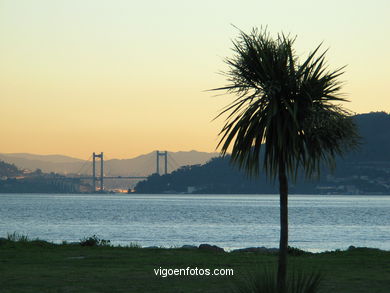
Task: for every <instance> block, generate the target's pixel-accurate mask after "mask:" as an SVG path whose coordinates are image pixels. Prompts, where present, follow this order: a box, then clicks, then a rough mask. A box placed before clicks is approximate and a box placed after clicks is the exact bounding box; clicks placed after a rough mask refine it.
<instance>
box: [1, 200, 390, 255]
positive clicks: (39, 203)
mask: <svg viewBox="0 0 390 293" xmlns="http://www.w3.org/2000/svg"><path fill="white" fill-rule="evenodd" d="M289 207H290V209H289V221H290V229H289V231H290V240H289V244H290V246H294V247H299V248H301V249H305V250H310V251H323V250H334V249H346V248H347V247H348V246H350V245H354V246H367V247H376V248H381V249H386V250H390V196H318V195H315V196H306V195H302V196H300V195H291V196H290V197H289ZM13 232H17V233H19V234H23V235H28V236H29V237H30V238H37V237H38V238H40V239H44V240H48V241H52V242H61V241H63V240H66V241H79V240H80V239H82V238H84V237H86V236H92V235H94V234H95V235H97V236H98V237H99V238H102V239H109V240H111V243H112V244H114V245H128V244H130V242H133V243H134V242H136V243H138V244H140V245H142V246H153V245H157V246H165V247H172V246H181V245H184V244H190V245H199V244H200V243H210V244H215V245H218V246H221V247H224V248H226V249H234V248H243V247H252V246H266V247H277V246H278V239H279V198H278V196H277V195H58V194H56V195H51V194H1V195H0V237H6V235H7V233H13Z"/></svg>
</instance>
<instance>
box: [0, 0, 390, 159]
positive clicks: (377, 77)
mask: <svg viewBox="0 0 390 293" xmlns="http://www.w3.org/2000/svg"><path fill="white" fill-rule="evenodd" d="M389 15H390V1H388V0H372V1H352V0H344V1H341V0H329V1H326V2H324V1H309V0H307V1H306V0H296V1H287V0H286V1H282V0H280V1H259V0H258V1H249V0H241V1H229V0H207V1H206V0H198V1H192V0H191V1H184V0H164V1H157V0H155V1H132V0H127V1H124V0H123V1H121V0H34V1H33V0H25V1H22V0H0V135H1V143H0V153H17V152H28V153H36V154H64V155H70V156H74V157H79V158H83V159H87V158H88V157H89V156H90V154H91V153H92V152H101V151H103V152H105V153H106V154H107V156H109V158H129V157H134V156H137V155H140V154H143V153H148V152H150V151H153V150H157V149H160V150H169V151H186V150H198V151H207V152H213V151H215V147H216V144H217V134H218V131H219V129H220V128H221V126H222V124H223V120H218V121H214V122H212V121H211V120H212V119H213V118H214V117H215V116H216V115H217V113H218V111H219V110H220V109H221V108H222V107H223V106H224V105H226V104H227V103H229V102H230V101H231V98H232V97H229V96H218V97H214V96H213V93H210V92H207V91H205V90H207V89H210V88H215V87H219V86H223V85H225V84H226V82H225V79H224V77H223V76H221V75H220V74H218V72H220V71H223V70H225V69H226V65H225V64H224V62H223V58H224V57H227V56H231V55H232V53H231V47H232V46H231V40H232V39H235V38H236V37H237V35H238V31H237V29H236V28H234V27H233V26H232V24H233V25H235V26H237V27H239V28H240V29H242V30H244V31H249V30H250V29H251V28H252V27H254V26H256V27H260V26H262V25H263V26H265V25H266V26H268V29H269V31H270V32H271V33H273V34H276V33H278V32H281V31H283V32H285V33H291V34H293V35H297V36H298V39H297V42H296V49H297V52H298V53H299V55H301V56H306V55H307V54H308V53H309V52H310V51H311V50H313V49H314V48H315V47H316V46H317V45H318V44H319V43H320V42H323V44H324V49H326V48H329V49H330V50H329V52H328V55H327V56H328V62H329V67H330V68H331V69H336V68H338V67H340V66H343V65H347V68H346V74H345V75H344V76H343V78H342V79H343V80H345V82H346V84H345V87H344V92H345V93H346V94H347V97H348V98H349V99H350V101H351V102H350V103H348V104H347V107H348V108H349V109H351V110H352V111H354V112H356V113H365V112H370V111H379V110H383V111H388V112H390V96H389V89H388V86H389V83H390V80H389V77H390V74H389V68H390V56H389V55H390V53H389V52H390V38H389V34H390V17H389Z"/></svg>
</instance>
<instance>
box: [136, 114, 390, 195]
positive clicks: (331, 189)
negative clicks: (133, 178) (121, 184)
mask: <svg viewBox="0 0 390 293" xmlns="http://www.w3.org/2000/svg"><path fill="white" fill-rule="evenodd" d="M354 120H355V122H356V124H357V126H358V129H359V134H360V136H361V138H362V139H361V146H360V148H359V150H358V151H355V152H351V153H349V154H347V155H346V156H345V157H344V158H338V159H337V168H336V169H335V170H334V171H333V172H330V171H329V170H327V169H324V170H323V171H322V173H321V177H320V179H319V180H310V181H309V180H306V179H304V178H303V176H299V178H298V180H297V182H296V183H295V184H294V183H291V182H290V192H291V193H310V194H318V193H320V194H390V115H389V114H387V113H384V112H375V113H369V114H360V115H356V116H355V117H354ZM135 189H136V192H138V193H164V192H165V193H174V192H188V193H277V192H278V189H277V184H273V183H272V182H269V181H267V180H266V177H265V175H264V173H263V174H261V175H260V176H259V178H256V179H248V178H247V177H246V175H245V174H243V172H242V171H239V170H238V169H237V168H234V167H232V166H231V165H230V164H229V159H228V158H215V159H212V160H211V161H209V162H208V163H207V164H204V165H193V166H186V167H182V168H181V169H179V170H177V171H175V172H173V173H171V174H168V175H164V176H158V175H152V176H150V177H149V178H148V179H147V180H146V181H142V182H140V183H138V185H137V186H136V188H135Z"/></svg>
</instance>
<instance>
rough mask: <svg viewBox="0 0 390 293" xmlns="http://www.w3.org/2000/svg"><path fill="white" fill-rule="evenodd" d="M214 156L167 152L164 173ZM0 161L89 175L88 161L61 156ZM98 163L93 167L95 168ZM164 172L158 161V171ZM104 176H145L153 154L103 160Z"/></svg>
mask: <svg viewBox="0 0 390 293" xmlns="http://www.w3.org/2000/svg"><path fill="white" fill-rule="evenodd" d="M216 156H218V153H207V152H197V151H188V152H168V172H172V171H173V170H175V169H177V168H179V167H181V166H186V165H194V164H204V163H206V162H207V161H209V160H210V159H211V158H213V157H216ZM0 160H1V161H4V162H7V163H10V164H14V165H15V166H17V167H18V168H20V169H29V170H31V171H34V170H36V169H41V170H42V171H43V172H45V173H50V172H54V173H59V174H91V173H92V161H91V160H89V161H87V160H81V159H77V158H72V157H69V156H64V155H35V154H28V153H15V154H0ZM99 164H100V162H99V161H98V163H97V166H98V167H99V166H100V165H99ZM163 169H164V163H163V159H160V172H162V171H163ZM104 170H105V171H104V172H105V175H106V176H148V175H150V174H152V173H154V172H156V152H151V153H148V154H145V155H141V156H138V157H135V158H131V159H110V160H105V161H104Z"/></svg>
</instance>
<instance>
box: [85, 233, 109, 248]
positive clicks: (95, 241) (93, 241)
mask: <svg viewBox="0 0 390 293" xmlns="http://www.w3.org/2000/svg"><path fill="white" fill-rule="evenodd" d="M80 245H81V246H110V240H105V239H100V238H99V237H97V236H96V235H93V236H91V237H88V238H87V237H86V238H83V239H81V240H80Z"/></svg>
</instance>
